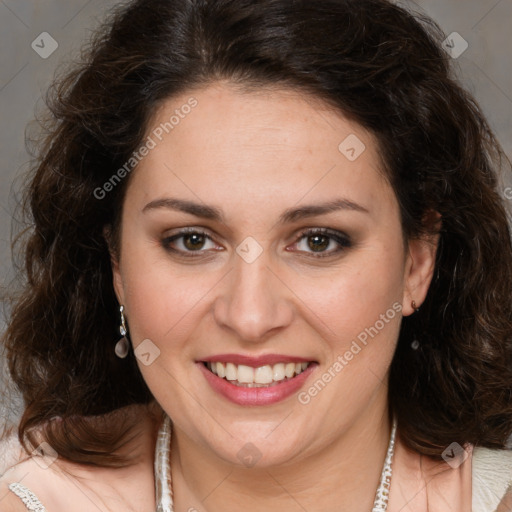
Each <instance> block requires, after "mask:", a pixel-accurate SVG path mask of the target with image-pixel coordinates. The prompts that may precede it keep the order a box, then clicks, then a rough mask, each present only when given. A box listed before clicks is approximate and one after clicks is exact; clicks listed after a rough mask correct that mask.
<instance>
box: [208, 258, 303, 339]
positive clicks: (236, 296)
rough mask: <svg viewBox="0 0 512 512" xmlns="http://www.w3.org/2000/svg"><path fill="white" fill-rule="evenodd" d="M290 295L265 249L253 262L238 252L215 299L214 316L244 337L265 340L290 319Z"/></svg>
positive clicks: (236, 333) (287, 323)
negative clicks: (271, 264) (232, 266)
mask: <svg viewBox="0 0 512 512" xmlns="http://www.w3.org/2000/svg"><path fill="white" fill-rule="evenodd" d="M291 296H292V292H291V291H290V289H289V288H288V287H287V286H286V284H285V283H283V281H282V280H281V279H280V278H279V277H278V275H277V273H276V272H275V271H274V270H273V269H272V268H271V267H270V265H269V259H268V258H267V257H266V251H264V252H263V253H262V254H261V255H260V256H259V257H258V258H257V259H256V260H255V261H252V262H250V263H248V262H247V261H245V260H244V259H243V258H242V257H240V256H238V254H235V255H234V268H233V269H232V271H231V272H229V274H228V275H227V276H226V280H224V281H223V286H222V287H221V288H220V290H219V295H218V296H217V298H216V300H215V304H214V309H213V311H214V318H215V320H216V322H217V324H218V325H219V326H221V327H222V328H224V329H229V330H230V331H232V333H234V334H235V335H236V337H237V338H238V339H240V340H241V341H247V342H252V343H257V342H261V341H265V340H267V339H268V338H269V336H271V335H272V334H276V333H277V332H279V331H280V330H282V329H284V328H285V327H286V326H287V325H289V324H290V323H291V321H292V318H293V307H292V301H291Z"/></svg>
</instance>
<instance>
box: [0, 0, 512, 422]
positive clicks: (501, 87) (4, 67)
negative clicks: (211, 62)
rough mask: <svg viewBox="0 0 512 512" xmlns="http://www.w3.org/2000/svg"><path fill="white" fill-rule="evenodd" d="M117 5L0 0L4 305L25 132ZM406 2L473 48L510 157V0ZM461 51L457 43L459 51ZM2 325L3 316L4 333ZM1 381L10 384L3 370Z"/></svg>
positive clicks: (483, 97)
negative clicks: (55, 81)
mask: <svg viewBox="0 0 512 512" xmlns="http://www.w3.org/2000/svg"><path fill="white" fill-rule="evenodd" d="M311 1H314V0H311ZM116 3H118V2H117V1H112V0H110V1H100V0H0V51H1V54H0V55H1V62H0V120H1V127H0V130H1V139H0V299H1V298H2V297H4V296H5V294H6V293H7V291H8V290H9V283H10V281H11V279H12V277H13V267H12V263H11V255H10V248H9V247H10V236H11V235H10V231H11V223H12V220H11V219H12V216H13V212H14V207H15V204H16V199H15V192H16V191H17V190H19V187H20V184H22V183H23V173H24V172H25V171H26V170H27V164H28V163H29V159H28V155H27V153H26V151H25V147H24V132H25V128H26V126H27V124H28V123H29V122H30V121H32V120H33V119H34V116H35V112H36V110H37V109H40V108H41V107H43V103H42V100H41V98H43V97H44V91H45V89H46V88H47V86H48V84H49V82H50V81H51V79H52V76H53V74H54V72H55V70H56V69H57V67H58V66H59V67H60V66H65V65H66V63H69V62H70V61H72V60H73V59H74V58H76V57H77V56H78V51H79V48H80V46H81V45H82V43H83V42H84V41H85V40H87V38H88V37H89V36H90V33H91V31H92V30H93V29H94V28H95V27H96V26H97V25H98V24H99V22H100V21H101V19H102V17H103V15H104V13H105V12H106V11H107V10H108V9H109V8H110V7H111V6H113V5H114V4H116ZM401 3H402V4H404V5H407V6H409V7H410V8H412V9H414V10H417V11H420V12H424V13H426V14H428V15H430V16H431V17H433V18H434V19H435V20H436V21H437V22H438V23H439V24H440V26H441V28H442V29H443V30H444V31H445V33H446V34H447V35H448V34H451V33H452V32H458V33H459V34H460V35H461V36H462V38H463V39H464V40H465V41H467V43H468V48H467V49H466V50H465V51H464V53H462V54H461V55H460V56H458V57H457V58H456V59H453V60H454V61H455V63H456V65H457V67H458V69H459V76H460V79H461V80H462V82H463V83H464V84H465V86H466V88H468V89H469V90H470V91H471V92H472V93H473V94H474V96H475V97H476V99H477V101H478V102H479V103H480V105H481V107H482V108H483V111H484V113H485V114H486V115H487V117H488V119H489V121H490V124H491V126H492V128H493V129H494V130H495V132H496V134H497V136H498V139H499V140H500V141H501V143H502V145H503V147H504V149H505V152H506V153H507V155H508V156H509V158H510V157H511V156H512V136H511V135H512V69H511V60H510V59H511V58H510V52H511V49H512V30H511V27H512V0H418V1H417V2H412V1H408V2H401ZM43 32H48V33H49V34H50V35H51V36H52V37H53V38H54V39H55V40H56V41H57V43H58V48H57V49H56V50H55V51H54V52H53V53H52V54H51V55H50V56H49V57H47V58H46V59H43V58H42V57H41V56H40V55H39V54H38V53H36V51H35V50H34V49H33V48H32V47H31V44H32V42H33V41H36V42H37V41H40V38H39V36H40V34H41V33H43ZM39 44H41V43H39ZM46 48H47V49H48V48H49V46H48V45H46ZM460 48H461V46H460V45H459V43H457V44H456V46H455V49H460ZM2 326H3V317H2V312H1V310H0V331H1V330H2ZM0 371H2V368H1V359H0ZM2 375H3V380H4V381H5V378H6V372H5V369H4V371H3V372H2ZM2 395H3V396H4V397H5V398H4V400H3V403H4V405H2ZM19 409H20V402H19V399H18V398H17V397H16V395H15V394H13V393H11V392H10V391H9V390H8V387H7V384H6V383H2V379H0V418H2V417H6V416H10V417H15V416H16V412H17V411H19Z"/></svg>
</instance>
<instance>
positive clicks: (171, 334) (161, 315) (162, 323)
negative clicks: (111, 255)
mask: <svg viewBox="0 0 512 512" xmlns="http://www.w3.org/2000/svg"><path fill="white" fill-rule="evenodd" d="M158 252H159V251H155V248H154V247H153V248H148V247H144V246H142V245H141V246H140V247H136V246H134V245H133V246H131V247H130V246H129V245H127V247H126V252H125V254H126V257H125V259H124V260H123V269H122V270H123V281H124V288H125V302H126V311H127V318H128V324H129V329H130V335H131V338H132V341H133V343H134V345H135V346H136V345H137V344H138V343H140V341H142V340H143V339H146V338H149V339H150V340H152V341H153V342H154V343H155V344H156V345H157V346H158V347H159V348H160V350H164V349H165V350H172V349H176V350H177V349H178V347H179V340H183V339H186V338H187V337H188V336H189V335H190V333H191V331H192V329H193V328H194V326H196V325H197V316H198V315H201V314H205V311H204V308H205V305H206V298H207V297H208V293H209V292H210V291H211V290H212V289H213V288H214V286H215V282H216V281H217V280H218V279H216V278H215V277H216V274H215V273H213V272H212V273H209V272H204V271H202V272H201V271H199V270H193V269H192V267H188V268H180V267H178V266H176V265H171V264H170V261H168V260H167V259H166V257H165V255H164V257H162V254H157V255H156V256H155V253H158ZM171 342H172V343H171Z"/></svg>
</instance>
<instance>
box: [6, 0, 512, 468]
mask: <svg viewBox="0 0 512 512" xmlns="http://www.w3.org/2000/svg"><path fill="white" fill-rule="evenodd" d="M442 39H444V36H443V34H442V33H441V31H440V29H439V28H438V27H437V25H436V24H435V23H434V22H432V21H431V20H429V19H426V18H423V17H421V16H420V15H418V14H416V15H413V14H411V13H409V12H408V11H406V10H404V9H403V8H401V7H398V6H396V5H394V4H392V3H391V2H388V1H384V0H315V1H314V2H312V1H310V0H295V1H293V2H290V1H289V0H137V1H132V2H130V3H128V4H123V5H120V6H118V7H117V8H115V9H114V10H113V12H112V13H111V14H110V17H109V18H108V19H107V20H106V22H105V24H104V25H103V26H102V28H101V29H100V30H99V31H98V32H97V33H96V35H95V37H94V39H93V40H92V42H91V43H90V46H89V48H88V49H87V51H86V52H84V55H83V59H82V62H81V63H80V64H78V65H76V66H75V67H74V68H73V69H72V71H70V72H67V73H66V75H65V76H64V77H63V78H61V79H59V80H57V81H56V82H55V83H54V86H53V87H52V88H51V89H50V94H49V96H48V105H49V111H50V112H51V117H50V122H49V123H48V125H47V126H46V129H47V132H46V135H45V137H44V138H43V140H42V142H41V145H40V146H39V149H38V158H37V161H36V162H35V165H34V167H33V176H32V177H31V181H30V185H29V186H28V187H27V189H26V208H27V213H28V214H29V218H30V225H29V227H28V229H27V230H26V231H24V232H23V233H22V236H21V237H20V239H19V241H22V242H23V246H22V247H23V254H24V255H25V274H24V275H25V276H26V282H25V285H24V288H23V290H22V292H21V294H20V295H19V297H18V298H17V299H16V300H15V301H14V304H13V309H12V312H11V315H10V319H9V321H8V328H7V331H6V334H5V336H4V338H3V339H4V343H5V346H6V349H7V356H8V361H9V369H10V372H11V374H12V378H13V380H14V382H15V384H16V385H17V387H18V388H19V389H20V390H21V393H22V395H23V398H24V401H25V408H24V412H23V415H22V418H21V421H20V424H19V429H18V435H19V437H20V440H21V441H22V442H26V441H27V440H28V441H29V442H30V443H32V444H34V441H35V438H34V435H35V434H34V433H33V432H34V429H35V427H38V429H39V431H40V432H42V435H43V436H44V438H45V440H47V441H48V442H49V443H50V444H51V446H52V447H53V448H54V449H55V450H56V451H57V452H58V453H59V455H60V456H62V457H64V458H67V459H69V460H72V461H76V462H81V463H86V464H98V465H105V466H108V465H112V466H115V465H121V464H125V463H127V460H126V459H124V458H122V457H121V456H120V455H118V454H117V453H116V452H117V450H118V448H119V447H120V446H121V445H122V444H123V442H124V441H125V440H126V436H127V435H128V433H129V432H130V431H133V427H134V425H135V421H134V420H133V418H131V419H130V418H129V417H128V416H126V417H124V420H125V421H120V418H119V417H118V416H115V415H111V414H109V413H115V412H116V411H120V410H122V408H125V406H129V405H132V404H151V403H152V402H153V400H154V399H153V397H152V395H151V393H150V391H149V389H148V388H147V386H146V384H145V382H144V380H143V379H142V376H141V374H140V372H139V370H138V367H137V364H136V360H135V358H134V357H133V354H130V356H129V357H128V358H127V359H124V360H120V359H118V358H116V357H115V355H114V350H113V347H114V344H115V342H116V341H117V340H116V338H117V337H118V330H117V329H118V303H117V300H116V297H115V295H114V291H113V286H112V270H111V262H110V255H109V245H108V244H107V241H106V239H105V236H104V233H105V229H110V230H111V232H112V234H113V240H114V243H113V249H114V251H115V250H117V249H116V244H115V240H116V234H118V232H119V222H120V212H121V209H122V205H123V198H124V194H125V190H126V186H127V183H128V182H129V178H127V179H124V180H122V181H121V182H120V183H118V184H117V186H115V187H111V188H112V190H110V191H109V194H108V197H107V198H101V197H100V196H101V195H103V194H98V190H100V189H101V188H102V187H103V185H104V184H105V183H106V182H107V181H108V180H109V178H111V177H112V175H113V174H114V173H115V171H116V169H119V168H121V167H122V166H123V164H124V163H125V162H126V161H127V160H128V159H129V158H130V156H131V155H132V153H133V152H134V151H135V150H136V149H137V148H138V147H139V146H140V144H141V141H142V139H143V137H144V134H145V131H146V128H147V124H148V121H149V119H150V118H151V116H152V115H153V113H154V112H155V111H156V109H157V108H158V106H159V105H160V104H161V103H162V102H163V101H165V100H167V99H168V98H170V97H173V96H175V95H177V94H180V93H183V92H186V91H191V90H193V89H194V88H196V87H202V86H206V85H208V84H210V83H213V82H214V81H216V80H221V79H226V80H229V81H230V82H233V83H237V84H239V85H241V86H243V87H256V88H257V87H265V86H278V87H283V88H292V89H295V90H298V91H301V92H303V93H305V94H312V95H313V96H315V97H317V98H319V99H321V100H323V101H325V102H326V103H327V104H329V105H331V106H333V107H335V108H336V109H338V111H339V112H340V113H341V114H342V115H344V116H346V117H348V118H350V119H352V120H355V121H356V122H357V123H359V124H360V125H362V126H363V127H365V128H367V129H368V130H370V131H371V132H372V133H373V134H374V135H375V137H376V139H377V141H378V143H379V146H380V151H381V154H382V156H383V160H384V162H385V167H386V169H385V172H386V173H387V176H388V178H389V181H390V183H391V184H392V186H393V188H394V191H395V194H396V197H397V199H398V202H399V205H400V210H401V220H402V226H403V233H404V237H405V239H406V240H410V239H413V238H416V237H422V236H425V235H429V234H432V233H431V231H432V226H431V224H432V223H429V222H426V214H427V212H432V211H435V212H438V213H439V214H440V215H441V218H442V227H441V230H440V238H439V247H438V251H437V256H436V268H435V276H434V279H433V281H432V283H431V286H430V289H429V292H428V295H427V298H426V301H425V303H424V305H423V306H422V308H421V310H420V311H419V312H418V313H416V314H414V315H412V316H411V317H406V318H404V319H403V321H402V325H401V331H400V335H399V340H398V345H397V348H396V352H395V354H394V359H393V362H392V364H391V368H390V381H389V403H390V410H391V411H393V413H394V414H395V416H396V418H397V420H398V425H399V430H400V435H401V437H402V439H403V440H404V442H406V444H407V445H408V446H409V447H411V448H412V449H414V450H416V451H417V452H419V453H422V454H426V455H429V456H433V457H440V454H441V453H442V451H443V450H444V448H445V447H446V446H447V445H449V444H450V443H452V442H453V441H457V442H458V443H459V444H461V445H464V444H465V443H472V444H474V445H481V446H486V447H495V448H502V447H503V446H504V445H505V442H506V440H507V438H508V436H509V435H510V434H511V432H512V407H511V392H512V364H511V363H512V301H511V300H510V299H511V296H512V247H511V238H510V231H509V226H508V223H507V214H506V210H505V206H504V203H503V200H502V198H501V194H500V191H499V172H500V169H505V168H507V169H508V168H509V165H510V163H509V162H508V160H507V159H506V158H505V157H504V155H503V152H502V150H501V149H500V146H499V144H498V142H497V141H496V139H495V137H494V135H493V134H492V132H491V130H490V128H489V126H488V124H487V122H486V121H485V119H484V117H483V115H482V113H481V112H480V110H479V108H478V106H477V105H476V103H475V101H474V100H473V99H472V98H471V97H470V95H469V94H468V93H467V92H465V91H464V90H463V89H462V88H461V87H460V85H459V84H458V82H457V79H456V77H455V76H454V74H453V71H452V70H451V68H450V63H449V60H450V59H449V57H448V56H447V54H446V53H445V52H444V50H443V49H442V47H441V44H440V41H441V40H442ZM135 172H136V171H135ZM416 337H417V338H418V339H420V340H421V344H420V346H419V348H418V349H417V350H411V342H412V340H413V339H415V338H416ZM55 417H58V418H60V419H59V420H58V421H51V420H52V419H53V420H54V419H55ZM99 418H101V421H100V419H99ZM25 447H26V449H28V445H27V444H25Z"/></svg>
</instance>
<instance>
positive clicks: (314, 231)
mask: <svg viewBox="0 0 512 512" xmlns="http://www.w3.org/2000/svg"><path fill="white" fill-rule="evenodd" d="M186 235H201V236H204V237H205V238H207V239H208V240H211V241H213V239H212V237H211V236H210V235H209V234H208V233H206V232H205V231H203V230H201V229H198V228H189V229H184V230H182V231H180V232H179V233H176V234H175V235H172V236H169V237H166V238H164V239H163V240H162V246H163V247H164V249H165V250H167V251H170V252H173V253H180V254H181V255H186V256H185V257H186V258H197V257H201V253H202V252H204V250H202V249H199V250H197V251H182V250H179V249H174V248H172V247H170V244H172V243H173V242H174V241H175V240H178V239H180V238H183V237H184V236H186ZM318 235H320V236H325V237H327V238H329V239H331V240H334V241H335V242H336V243H337V244H338V245H339V246H340V247H339V248H338V249H336V250H334V251H328V252H320V253H315V252H310V253H307V254H310V255H312V257H313V258H327V257H330V256H333V255H335V254H338V253H340V252H341V251H343V250H345V249H347V248H349V247H351V246H352V243H351V241H350V238H349V237H348V236H347V235H345V234H344V233H342V232H340V231H335V230H332V229H328V228H308V229H305V230H303V231H301V232H300V233H299V234H298V235H297V239H296V241H295V242H294V244H297V243H298V242H299V241H300V240H302V239H303V238H308V237H311V236H318ZM193 253H198V254H193Z"/></svg>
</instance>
